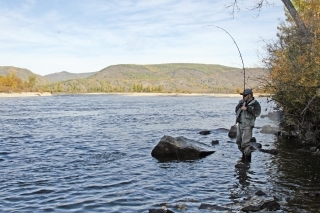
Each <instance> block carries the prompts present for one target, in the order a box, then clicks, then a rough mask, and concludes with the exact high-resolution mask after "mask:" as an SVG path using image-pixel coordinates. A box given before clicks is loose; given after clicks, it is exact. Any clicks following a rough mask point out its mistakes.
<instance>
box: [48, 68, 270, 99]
mask: <svg viewBox="0 0 320 213" xmlns="http://www.w3.org/2000/svg"><path fill="white" fill-rule="evenodd" d="M264 73H265V70H264V69H261V68H248V69H246V83H247V87H251V88H256V87H258V86H259V82H258V81H256V79H257V78H259V77H261V76H262V75H264ZM50 89H51V90H53V91H56V90H58V91H60V92H141V91H144V92H154V91H158V92H202V93H203V92H205V93H234V92H238V91H239V90H242V89H243V70H242V69H239V68H234V67H226V66H221V65H212V64H186V63H176V64H156V65H135V64H120V65H113V66H109V67H106V68H104V69H102V70H101V71H99V72H96V73H95V74H94V75H92V76H90V77H88V78H83V79H72V80H67V81H64V82H59V83H57V84H51V85H50Z"/></svg>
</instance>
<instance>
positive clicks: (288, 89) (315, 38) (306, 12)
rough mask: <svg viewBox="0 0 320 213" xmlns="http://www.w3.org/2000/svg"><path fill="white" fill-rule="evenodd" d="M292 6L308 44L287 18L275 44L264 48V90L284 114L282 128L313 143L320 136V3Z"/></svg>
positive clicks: (304, 0) (306, 0)
mask: <svg viewBox="0 0 320 213" xmlns="http://www.w3.org/2000/svg"><path fill="white" fill-rule="evenodd" d="M294 4H295V5H296V7H297V11H298V13H299V16H300V18H301V19H302V21H303V22H304V24H305V25H306V27H307V29H308V30H309V32H310V35H311V43H310V42H306V38H305V34H303V33H302V32H301V31H299V30H298V29H297V27H296V26H295V25H294V22H293V20H292V19H291V17H289V16H288V15H287V20H286V22H285V23H282V24H281V25H280V26H279V27H278V30H279V33H278V35H277V36H278V40H277V41H276V42H273V43H269V44H268V45H267V52H268V56H267V57H266V58H265V60H264V62H265V64H266V66H267V67H268V68H269V71H270V73H269V76H268V77H269V79H268V81H267V83H266V84H265V89H266V90H267V91H269V92H271V93H272V94H273V99H274V100H275V101H276V102H277V103H278V104H279V105H280V106H281V108H282V110H283V113H284V119H283V122H282V125H283V127H284V128H285V129H286V130H288V131H294V132H295V133H297V134H299V136H300V137H301V138H302V139H303V140H306V141H314V142H315V141H316V140H318V139H319V136H320V96H319V91H320V89H319V88H320V20H319V17H320V16H319V14H320V2H319V1H318V0H295V1H294Z"/></svg>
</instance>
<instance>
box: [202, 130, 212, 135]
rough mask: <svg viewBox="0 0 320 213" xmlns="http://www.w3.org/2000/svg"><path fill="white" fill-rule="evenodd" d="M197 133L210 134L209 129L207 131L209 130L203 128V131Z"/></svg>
mask: <svg viewBox="0 0 320 213" xmlns="http://www.w3.org/2000/svg"><path fill="white" fill-rule="evenodd" d="M199 134H200V135H210V134H211V131H209V130H203V131H200V132H199Z"/></svg>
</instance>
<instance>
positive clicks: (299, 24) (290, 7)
mask: <svg viewBox="0 0 320 213" xmlns="http://www.w3.org/2000/svg"><path fill="white" fill-rule="evenodd" d="M281 1H282V2H283V4H284V5H285V7H286V8H287V10H288V11H289V13H290V15H291V17H292V18H293V20H294V22H295V23H296V25H297V27H298V29H299V30H300V31H301V32H302V33H303V34H304V35H305V38H306V42H307V43H311V37H310V33H309V31H308V29H307V27H306V25H305V24H304V23H303V21H302V20H301V19H300V17H299V15H298V13H297V10H296V8H295V7H294V6H293V4H292V2H291V1H290V0H281Z"/></svg>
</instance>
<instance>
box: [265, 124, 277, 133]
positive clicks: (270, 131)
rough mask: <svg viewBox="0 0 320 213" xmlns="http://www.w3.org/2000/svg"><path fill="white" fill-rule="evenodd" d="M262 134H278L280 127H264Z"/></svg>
mask: <svg viewBox="0 0 320 213" xmlns="http://www.w3.org/2000/svg"><path fill="white" fill-rule="evenodd" d="M260 132H261V133H266V134H274V133H276V132H279V127H271V126H270V125H265V126H263V127H262V129H261V131H260Z"/></svg>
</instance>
